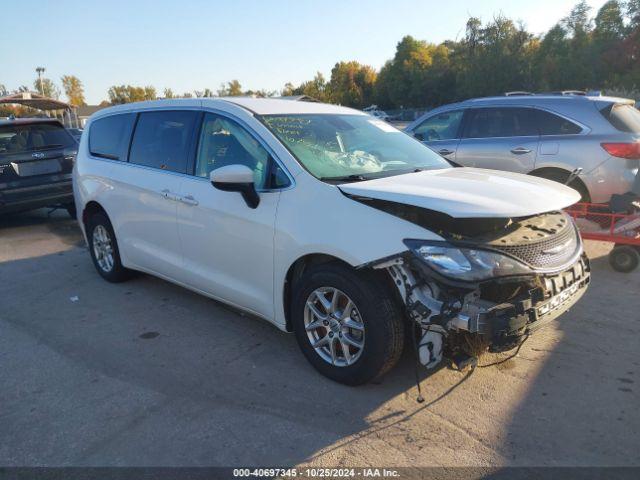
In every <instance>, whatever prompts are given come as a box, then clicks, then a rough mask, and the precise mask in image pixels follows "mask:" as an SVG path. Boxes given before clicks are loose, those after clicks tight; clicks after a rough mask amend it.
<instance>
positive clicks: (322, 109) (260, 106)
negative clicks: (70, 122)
mask: <svg viewBox="0 0 640 480" xmlns="http://www.w3.org/2000/svg"><path fill="white" fill-rule="evenodd" d="M230 104H231V105H235V106H236V108H243V109H245V110H246V111H249V112H252V113H255V114H258V115H270V114H275V115H278V114H283V115H286V114H305V113H311V114H313V113H333V114H343V115H366V113H363V112H361V111H360V110H354V109H352V108H347V107H341V106H339V105H330V104H328V103H315V102H297V101H294V100H282V99H278V98H252V97H212V98H209V97H207V98H172V99H162V100H149V101H146V102H132V103H125V104H122V105H115V106H113V107H109V108H104V109H102V110H99V111H98V112H96V113H94V114H93V115H92V116H91V118H92V119H96V118H99V117H102V116H105V115H110V114H112V113H116V112H121V113H123V112H129V111H133V112H135V111H138V110H143V109H156V108H176V107H178V108H180V107H205V108H206V107H211V108H223V106H226V107H227V109H228V108H229V107H230V106H231V105H230ZM231 108H233V107H231Z"/></svg>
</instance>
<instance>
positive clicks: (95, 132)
mask: <svg viewBox="0 0 640 480" xmlns="http://www.w3.org/2000/svg"><path fill="white" fill-rule="evenodd" d="M135 116H136V115H135V113H124V114H120V115H112V116H110V117H104V118H100V119H98V120H95V121H94V122H92V123H91V128H90V130H89V151H90V152H91V155H93V156H94V157H102V158H110V159H111V160H126V158H127V148H128V146H129V138H130V136H131V129H132V127H133V121H134V119H135Z"/></svg>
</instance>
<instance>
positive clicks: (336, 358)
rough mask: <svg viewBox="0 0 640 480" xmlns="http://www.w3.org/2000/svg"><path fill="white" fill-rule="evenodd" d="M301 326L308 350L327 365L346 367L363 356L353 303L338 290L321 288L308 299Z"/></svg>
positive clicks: (361, 329)
mask: <svg viewBox="0 0 640 480" xmlns="http://www.w3.org/2000/svg"><path fill="white" fill-rule="evenodd" d="M304 325H305V330H306V332H307V337H308V338H309V342H310V343H311V346H312V347H313V349H314V350H315V351H316V353H317V354H318V355H319V356H320V357H321V358H322V359H323V360H324V361H326V362H327V363H330V364H331V365H334V366H337V367H346V366H349V365H353V364H354V363H355V362H356V361H357V360H358V359H359V358H360V356H361V355H362V352H363V350H364V334H365V327H364V323H363V321H362V317H361V316H360V312H359V311H358V308H357V307H356V305H355V303H354V302H353V300H351V298H349V296H348V295H347V294H345V293H344V292H342V291H340V290H338V289H337V288H333V287H320V288H317V289H316V290H314V291H313V292H312V293H311V295H309V297H308V298H307V302H306V304H305V308H304Z"/></svg>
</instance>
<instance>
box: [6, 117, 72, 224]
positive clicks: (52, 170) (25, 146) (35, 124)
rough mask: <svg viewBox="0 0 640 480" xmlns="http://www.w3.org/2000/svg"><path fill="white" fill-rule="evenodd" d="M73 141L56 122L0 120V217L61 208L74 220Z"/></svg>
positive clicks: (31, 119) (42, 119)
mask: <svg viewBox="0 0 640 480" xmlns="http://www.w3.org/2000/svg"><path fill="white" fill-rule="evenodd" d="M77 149H78V144H77V143H76V141H75V140H74V139H73V138H72V137H71V135H69V133H67V131H66V130H65V129H64V127H63V126H62V124H61V123H60V122H59V121H57V120H51V119H44V118H19V119H12V120H2V121H0V214H2V213H8V212H17V211H22V210H32V209H35V208H42V207H48V206H62V207H64V208H66V209H67V210H68V211H69V213H70V215H72V216H73V217H75V216H76V214H75V207H74V204H73V190H72V185H71V171H72V169H73V163H74V159H75V155H76V152H77Z"/></svg>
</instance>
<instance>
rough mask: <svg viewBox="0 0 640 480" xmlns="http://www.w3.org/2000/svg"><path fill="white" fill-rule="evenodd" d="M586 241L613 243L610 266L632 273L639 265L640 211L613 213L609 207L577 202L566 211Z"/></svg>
mask: <svg viewBox="0 0 640 480" xmlns="http://www.w3.org/2000/svg"><path fill="white" fill-rule="evenodd" d="M566 212H567V213H568V214H569V215H571V216H572V217H573V218H574V220H575V221H576V224H577V225H578V228H579V229H580V235H581V236H582V238H584V239H589V240H599V241H603V242H612V243H613V244H614V247H613V250H611V252H610V253H609V263H610V264H611V266H612V267H613V268H614V269H615V270H617V271H619V272H631V271H632V270H634V269H635V268H636V267H637V266H638V263H640V211H636V212H634V213H612V212H611V209H610V207H609V205H607V204H600V203H576V204H575V205H572V206H571V207H569V208H567V209H566Z"/></svg>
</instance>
